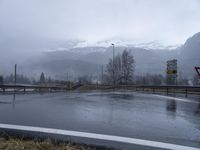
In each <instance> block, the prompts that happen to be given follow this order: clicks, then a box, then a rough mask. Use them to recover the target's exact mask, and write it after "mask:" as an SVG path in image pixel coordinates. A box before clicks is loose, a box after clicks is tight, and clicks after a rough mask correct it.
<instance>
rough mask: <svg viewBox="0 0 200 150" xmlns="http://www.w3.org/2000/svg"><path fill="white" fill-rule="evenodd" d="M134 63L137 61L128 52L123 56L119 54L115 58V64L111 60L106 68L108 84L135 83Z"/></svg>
mask: <svg viewBox="0 0 200 150" xmlns="http://www.w3.org/2000/svg"><path fill="white" fill-rule="evenodd" d="M134 63H135V61H134V58H133V56H132V55H131V53H130V52H128V51H127V50H124V51H123V53H122V54H121V55H120V54H118V55H117V56H115V57H114V63H113V60H112V59H109V62H108V64H107V66H106V73H107V77H106V79H107V81H108V83H111V82H112V83H116V84H122V83H124V84H129V83H131V82H132V81H133V73H134ZM113 72H114V75H113Z"/></svg>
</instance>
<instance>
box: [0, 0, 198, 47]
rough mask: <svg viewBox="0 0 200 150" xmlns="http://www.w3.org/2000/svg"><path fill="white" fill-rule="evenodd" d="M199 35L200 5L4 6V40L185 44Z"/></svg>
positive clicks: (83, 2)
mask: <svg viewBox="0 0 200 150" xmlns="http://www.w3.org/2000/svg"><path fill="white" fill-rule="evenodd" d="M199 31H200V0H0V37H1V38H2V39H1V38H0V39H1V40H5V39H7V40H8V39H9V38H14V39H15V38H16V39H19V38H26V37H38V38H50V39H56V40H69V39H79V40H87V41H90V42H96V41H102V40H110V39H123V40H132V41H137V42H138V41H141V42H149V41H160V42H162V43H164V44H167V45H174V44H182V43H184V42H185V40H186V39H187V38H188V37H190V36H192V35H193V34H195V33H196V32H199Z"/></svg>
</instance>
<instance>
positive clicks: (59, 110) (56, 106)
mask: <svg viewBox="0 0 200 150" xmlns="http://www.w3.org/2000/svg"><path fill="white" fill-rule="evenodd" d="M0 123H1V124H16V125H26V126H36V127H47V128H56V129H64V130H73V131H81V132H89V133H97V134H106V135H114V136H122V137H130V138H137V139H144V140H151V141H159V142H166V143H172V144H178V145H185V146H191V147H199V148H200V99H199V100H198V99H194V100H188V99H179V98H170V97H167V96H158V95H151V94H142V93H135V92H130V91H123V92H120V91H114V92H113V91H112V92H101V91H99V92H97V91H96V92H71V93H50V94H42V95H41V94H29V95H15V96H14V95H0ZM121 148H124V149H126V148H127V149H128V148H130V145H129V144H127V145H126V144H122V145H121Z"/></svg>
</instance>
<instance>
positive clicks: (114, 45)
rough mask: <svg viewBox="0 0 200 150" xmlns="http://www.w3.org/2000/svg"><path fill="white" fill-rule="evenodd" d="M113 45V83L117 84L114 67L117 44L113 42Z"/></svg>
mask: <svg viewBox="0 0 200 150" xmlns="http://www.w3.org/2000/svg"><path fill="white" fill-rule="evenodd" d="M111 45H112V46H113V62H112V63H113V64H112V67H113V85H115V69H114V65H115V64H114V57H115V44H113V43H112V44H111Z"/></svg>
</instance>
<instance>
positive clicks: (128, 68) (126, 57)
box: [122, 50, 135, 84]
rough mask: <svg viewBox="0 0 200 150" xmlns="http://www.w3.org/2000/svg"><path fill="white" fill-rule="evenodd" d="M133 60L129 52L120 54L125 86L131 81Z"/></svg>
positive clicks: (125, 51)
mask: <svg viewBox="0 0 200 150" xmlns="http://www.w3.org/2000/svg"><path fill="white" fill-rule="evenodd" d="M134 63H135V60H134V58H133V55H131V52H130V51H127V50H124V51H123V53H122V72H123V79H124V82H125V84H128V83H130V82H132V81H133V73H134Z"/></svg>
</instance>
